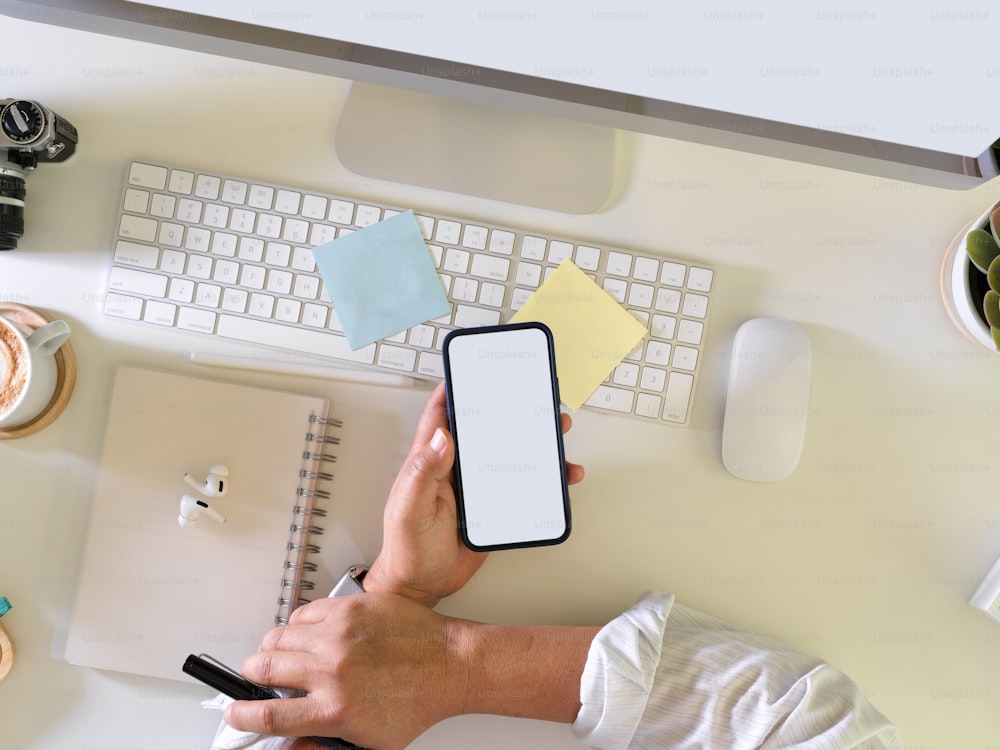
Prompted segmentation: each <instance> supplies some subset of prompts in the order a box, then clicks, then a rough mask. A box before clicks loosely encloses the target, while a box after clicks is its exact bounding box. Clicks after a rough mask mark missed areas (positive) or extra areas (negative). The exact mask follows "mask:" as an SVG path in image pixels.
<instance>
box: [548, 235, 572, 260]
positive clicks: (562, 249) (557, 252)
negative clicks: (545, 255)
mask: <svg viewBox="0 0 1000 750" xmlns="http://www.w3.org/2000/svg"><path fill="white" fill-rule="evenodd" d="M572 257H573V245H572V244H570V243H569V242H562V241H559V240H552V242H550V243H549V263H552V264H553V265H556V266H558V265H559V264H560V263H562V262H563V261H564V260H566V259H567V258H572Z"/></svg>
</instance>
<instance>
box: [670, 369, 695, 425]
mask: <svg viewBox="0 0 1000 750" xmlns="http://www.w3.org/2000/svg"><path fill="white" fill-rule="evenodd" d="M693 387H694V377H693V376H691V375H688V374H687V373H684V372H672V373H670V377H669V378H668V379H667V394H666V401H665V402H664V405H663V418H664V419H666V420H668V421H670V422H686V421H687V415H688V402H689V401H690V400H691V389H692V388H693Z"/></svg>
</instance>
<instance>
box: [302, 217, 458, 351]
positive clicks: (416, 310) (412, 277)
mask: <svg viewBox="0 0 1000 750" xmlns="http://www.w3.org/2000/svg"><path fill="white" fill-rule="evenodd" d="M313 257H314V258H315V259H316V266H317V268H319V273H320V275H321V276H322V277H323V282H324V283H325V284H326V292H327V294H328V295H329V296H330V300H331V301H332V302H333V309H334V310H336V312H337V317H338V318H339V319H340V324H341V327H342V328H343V329H344V334H345V335H346V336H347V344H348V346H350V347H351V349H352V350H353V349H360V348H361V347H363V346H366V345H368V344H370V343H372V342H373V341H377V340H378V339H381V338H385V337H386V336H392V335H393V334H396V333H399V332H400V331H405V330H406V329H407V328H411V327H412V326H415V325H417V324H419V323H424V322H426V321H428V320H431V319H433V318H438V317H440V316H442V315H444V314H445V313H449V312H451V303H450V302H449V301H448V297H447V296H446V295H445V293H444V287H443V286H442V285H441V279H440V278H438V275H437V271H436V270H435V269H434V262H433V260H432V259H431V253H430V250H428V249H427V245H426V244H425V243H424V237H423V235H422V234H421V233H420V226H419V225H418V224H417V220H416V219H415V218H414V216H413V212H412V211H406V212H404V213H401V214H397V215H396V216H393V217H392V218H390V219H385V220H383V221H380V222H378V223H376V224H372V225H370V226H367V227H365V228H364V229H359V230H358V231H356V232H353V233H351V234H348V235H346V236H344V237H340V238H339V239H336V240H332V241H330V242H326V243H324V244H322V245H317V246H316V247H314V248H313Z"/></svg>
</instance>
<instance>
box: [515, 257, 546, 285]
mask: <svg viewBox="0 0 1000 750" xmlns="http://www.w3.org/2000/svg"><path fill="white" fill-rule="evenodd" d="M514 281H516V282H517V283H518V284H520V285H522V286H530V287H537V286H538V285H539V284H541V283H542V267H541V266H539V265H537V264H535V263H518V264H517V276H515V277H514Z"/></svg>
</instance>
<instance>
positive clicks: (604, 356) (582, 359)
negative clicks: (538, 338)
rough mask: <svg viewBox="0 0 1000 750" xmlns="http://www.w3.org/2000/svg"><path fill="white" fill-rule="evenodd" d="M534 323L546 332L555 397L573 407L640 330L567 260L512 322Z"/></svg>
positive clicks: (632, 343) (639, 337) (642, 331)
mask: <svg viewBox="0 0 1000 750" xmlns="http://www.w3.org/2000/svg"><path fill="white" fill-rule="evenodd" d="M526 321H536V322H539V323H544V324H545V325H547V326H548V327H549V328H550V329H552V337H553V339H554V340H555V345H556V372H557V374H558V376H559V395H560V396H561V397H562V401H563V403H564V404H566V406H568V407H569V408H570V409H577V408H579V407H580V405H581V404H583V402H584V401H586V400H587V399H588V398H590V395H591V394H592V393H593V392H594V390H595V389H596V388H597V386H599V385H600V384H601V381H602V380H604V378H606V377H607V376H608V373H610V372H611V371H612V370H613V369H614V368H615V366H616V365H617V364H618V363H619V362H621V361H622V360H623V359H624V358H625V355H627V354H628V353H629V352H631V351H632V350H633V349H635V347H636V345H638V343H639V341H640V340H642V337H643V336H644V335H645V333H646V327H645V326H644V325H643V324H642V323H640V322H639V321H638V320H636V319H635V318H634V317H632V315H631V313H629V312H628V311H627V310H626V309H625V308H624V307H622V306H621V305H620V304H618V302H617V301H616V300H615V299H614V297H612V296H611V295H610V294H608V293H607V292H606V291H604V290H603V289H601V287H599V286H598V285H597V284H595V283H594V282H593V281H592V280H591V279H590V277H589V276H587V275H586V274H585V273H584V272H583V271H581V270H580V268H579V267H578V266H577V265H576V264H575V263H573V262H572V261H570V260H564V261H563V262H562V263H561V264H559V268H557V269H556V270H555V271H554V272H553V274H552V275H551V276H549V278H548V280H547V281H546V282H545V283H544V284H542V285H541V286H540V287H538V289H537V290H536V291H535V293H534V294H532V295H531V297H529V298H528V301H527V302H526V303H525V304H524V307H522V308H521V309H520V310H518V312H517V314H516V315H515V316H514V317H513V318H512V319H511V322H512V323H520V322H526Z"/></svg>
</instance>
